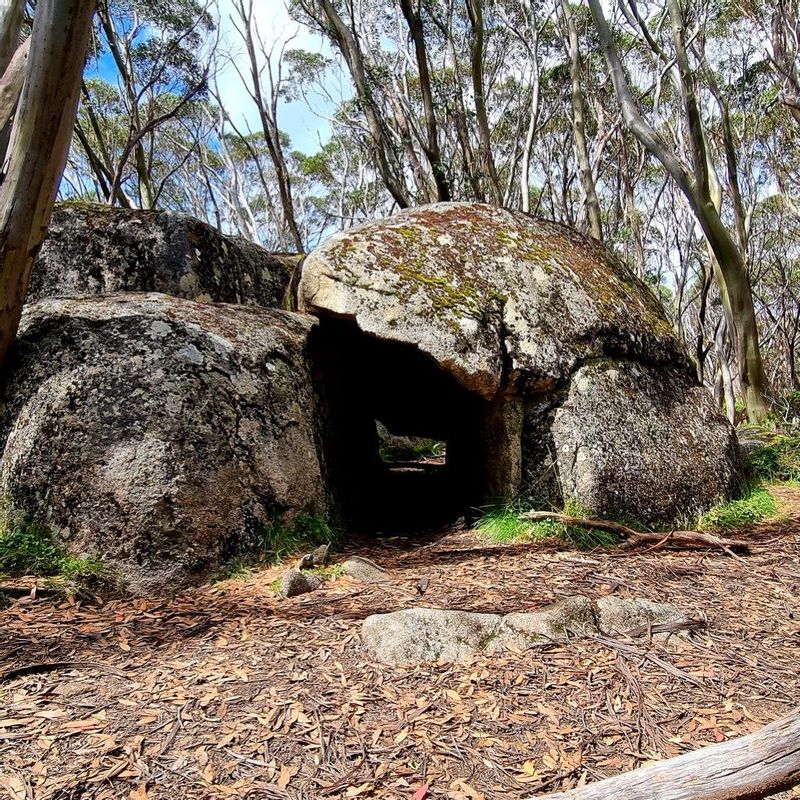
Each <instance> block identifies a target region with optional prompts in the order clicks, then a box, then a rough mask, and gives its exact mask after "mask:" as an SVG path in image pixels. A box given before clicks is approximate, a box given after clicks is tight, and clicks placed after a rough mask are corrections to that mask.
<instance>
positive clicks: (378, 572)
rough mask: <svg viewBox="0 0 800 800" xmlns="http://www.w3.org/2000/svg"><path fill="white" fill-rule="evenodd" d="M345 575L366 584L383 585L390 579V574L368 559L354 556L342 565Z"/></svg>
mask: <svg viewBox="0 0 800 800" xmlns="http://www.w3.org/2000/svg"><path fill="white" fill-rule="evenodd" d="M342 570H343V571H344V574H345V575H349V576H350V577H351V578H355V579H356V580H359V581H365V582H366V583H381V582H382V581H385V580H387V579H388V578H389V573H388V572H387V571H386V570H385V569H382V568H381V567H379V566H378V565H377V564H375V563H374V562H372V561H370V560H369V559H368V558H361V557H360V556H352V557H351V558H348V559H347V561H345V562H344V564H342Z"/></svg>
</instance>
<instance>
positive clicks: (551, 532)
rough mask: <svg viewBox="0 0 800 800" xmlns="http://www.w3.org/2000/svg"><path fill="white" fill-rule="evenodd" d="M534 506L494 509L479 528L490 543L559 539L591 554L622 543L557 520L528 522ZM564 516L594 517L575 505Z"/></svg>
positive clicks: (568, 505) (518, 504)
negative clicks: (596, 549) (597, 549)
mask: <svg viewBox="0 0 800 800" xmlns="http://www.w3.org/2000/svg"><path fill="white" fill-rule="evenodd" d="M531 506H532V504H530V503H525V502H522V501H516V502H514V503H511V504H509V505H505V506H495V507H494V508H490V509H489V510H488V511H487V512H486V513H485V514H484V515H483V517H481V519H480V520H479V521H478V524H477V526H476V527H477V529H478V530H479V531H481V532H482V533H484V534H485V535H486V536H487V538H489V539H490V540H491V541H493V542H498V543H502V542H532V541H544V540H545V539H560V540H562V541H567V542H569V543H570V544H571V545H572V546H573V547H576V548H578V549H580V550H592V549H594V548H596V547H613V546H614V545H615V544H617V543H618V542H619V537H618V536H617V535H616V534H614V533H610V532H609V531H599V530H594V529H590V528H581V527H577V526H572V525H565V524H564V523H563V522H559V521H558V520H554V519H546V520H539V521H536V522H534V521H531V520H528V519H525V518H524V517H523V516H521V515H522V513H523V512H525V511H527V510H529V509H530V508H531ZM564 513H565V514H567V515H569V516H573V517H584V516H591V514H590V513H589V512H587V511H586V509H582V508H580V507H579V506H578V505H577V504H575V503H574V501H567V503H565V506H564Z"/></svg>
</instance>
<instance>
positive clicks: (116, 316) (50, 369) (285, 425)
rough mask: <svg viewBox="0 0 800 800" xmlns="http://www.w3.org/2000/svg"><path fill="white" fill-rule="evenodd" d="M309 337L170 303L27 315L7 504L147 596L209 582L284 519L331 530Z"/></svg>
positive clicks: (3, 423)
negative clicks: (305, 519)
mask: <svg viewBox="0 0 800 800" xmlns="http://www.w3.org/2000/svg"><path fill="white" fill-rule="evenodd" d="M312 327H313V321H312V320H311V319H310V318H303V317H300V316H298V315H295V314H290V313H287V312H283V311H277V310H270V309H260V308H255V307H247V308H246V307H241V306H225V305H208V304H199V303H192V302H190V301H187V300H179V299H177V298H171V297H167V296H166V295H159V294H120V295H109V296H105V297H89V298H76V299H63V298H62V299H49V300H43V301H40V302H38V303H32V304H29V305H28V306H27V308H26V310H25V313H24V316H23V319H22V325H21V328H20V335H19V341H18V348H17V363H16V365H15V369H14V371H13V373H12V375H11V378H10V380H9V382H8V384H7V385H6V387H5V390H4V395H3V403H2V406H0V445H2V447H3V458H2V467H1V468H0V495H2V496H3V497H4V498H5V499H6V501H7V502H8V503H9V504H10V505H11V507H12V508H14V509H16V510H18V511H20V512H22V513H24V514H25V515H26V516H29V517H31V518H33V519H36V520H39V521H41V522H42V523H45V524H47V525H48V526H49V527H50V528H51V529H52V530H53V531H54V532H55V533H56V534H57V535H58V536H59V538H60V540H61V541H62V542H63V543H64V545H65V546H66V547H67V548H68V549H69V550H70V551H71V552H74V553H77V554H82V553H100V554H101V555H102V558H103V561H104V562H105V563H108V564H109V565H110V566H111V567H113V568H115V569H117V570H118V571H119V572H120V573H121V575H122V577H123V579H124V580H125V582H126V583H127V587H128V589H130V590H131V591H133V592H136V593H149V592H154V593H159V592H163V591H175V590H178V589H180V588H182V587H184V586H187V585H190V584H193V583H197V582H199V581H202V580H204V579H205V578H207V577H208V576H210V575H212V574H214V572H215V571H216V570H217V569H218V568H219V567H220V565H221V562H222V560H223V559H224V558H225V557H226V556H227V555H233V554H235V552H236V551H237V550H238V549H240V548H242V547H244V546H246V544H247V543H248V542H249V541H253V540H255V539H257V538H258V535H259V532H260V531H261V530H263V528H264V527H265V526H266V525H267V524H269V523H270V522H272V521H275V520H276V519H281V518H284V517H285V518H291V516H292V515H294V514H297V513H311V514H315V515H318V516H320V517H322V518H325V517H326V516H327V515H328V513H329V511H330V497H329V490H328V485H327V484H328V482H327V476H326V474H325V468H324V462H323V459H322V456H321V453H320V440H321V438H322V436H323V428H324V424H325V416H324V412H323V410H322V408H321V407H320V405H319V402H318V398H317V397H316V395H315V392H314V389H313V383H312V379H311V374H310V367H309V364H308V361H307V356H308V354H307V337H308V334H309V332H310V330H311V329H312Z"/></svg>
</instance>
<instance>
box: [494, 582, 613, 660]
mask: <svg viewBox="0 0 800 800" xmlns="http://www.w3.org/2000/svg"><path fill="white" fill-rule="evenodd" d="M586 633H597V624H596V621H595V609H594V606H593V604H592V601H591V600H589V598H588V597H583V596H581V595H576V596H575V597H566V598H564V599H563V600H560V601H558V602H557V603H553V604H552V605H550V606H545V607H544V608H541V609H539V610H538V611H529V612H523V613H517V614H506V616H505V617H503V624H502V626H501V628H500V631H499V635H498V637H497V644H498V645H500V646H505V645H506V644H507V643H509V642H510V643H512V644H513V645H514V646H516V647H517V648H519V649H522V650H524V649H525V648H527V647H530V646H531V645H533V644H537V643H541V642H543V641H561V640H563V639H566V638H568V637H569V636H582V635H584V634H586Z"/></svg>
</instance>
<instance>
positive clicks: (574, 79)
mask: <svg viewBox="0 0 800 800" xmlns="http://www.w3.org/2000/svg"><path fill="white" fill-rule="evenodd" d="M561 11H562V14H563V16H564V22H565V24H566V26H567V54H568V56H569V76H570V83H571V86H572V131H573V134H574V137H575V156H576V158H577V160H578V170H579V173H580V178H581V188H582V189H583V194H584V197H585V198H586V215H587V217H588V220H589V232H590V233H591V234H592V236H594V238H595V239H598V240H599V241H601V242H602V241H603V221H602V217H601V215H600V201H599V200H598V198H597V187H596V186H595V182H594V175H593V173H592V164H591V160H590V158H589V146H588V144H587V142H586V99H585V98H584V96H583V87H582V86H581V78H582V74H583V62H582V59H581V51H580V42H579V41H578V29H577V28H576V27H575V18H574V17H573V16H572V9H571V8H570V4H569V0H561Z"/></svg>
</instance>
